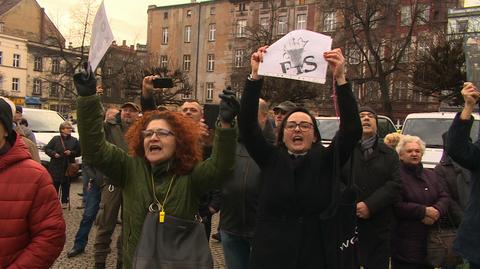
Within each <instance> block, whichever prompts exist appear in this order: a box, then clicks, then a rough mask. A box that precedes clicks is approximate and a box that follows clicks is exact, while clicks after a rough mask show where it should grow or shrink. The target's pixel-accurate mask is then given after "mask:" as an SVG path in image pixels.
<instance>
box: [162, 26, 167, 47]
mask: <svg viewBox="0 0 480 269" xmlns="http://www.w3.org/2000/svg"><path fill="white" fill-rule="evenodd" d="M162 44H168V27H164V28H163V29H162Z"/></svg>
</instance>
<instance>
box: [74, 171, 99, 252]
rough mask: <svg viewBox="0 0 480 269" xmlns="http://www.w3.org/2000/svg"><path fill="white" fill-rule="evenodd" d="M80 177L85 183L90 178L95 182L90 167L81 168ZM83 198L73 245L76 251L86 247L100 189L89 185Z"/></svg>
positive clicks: (97, 205)
mask: <svg viewBox="0 0 480 269" xmlns="http://www.w3.org/2000/svg"><path fill="white" fill-rule="evenodd" d="M82 177H83V178H84V180H85V179H86V180H87V182H88V181H89V180H90V179H92V178H93V179H94V180H95V173H94V172H93V171H92V169H91V168H90V167H88V166H86V165H84V166H83V168H82ZM83 198H84V199H85V209H84V211H83V216H82V220H81V221H80V226H79V227H78V231H77V234H76V235H75V243H74V245H73V246H74V248H76V249H85V247H86V246H87V242H88V234H89V233H90V230H91V229H92V225H93V222H94V221H95V217H96V216H97V212H98V209H99V206H100V199H101V191H100V187H99V186H98V185H97V184H91V186H90V188H87V190H86V191H85V192H84V193H83Z"/></svg>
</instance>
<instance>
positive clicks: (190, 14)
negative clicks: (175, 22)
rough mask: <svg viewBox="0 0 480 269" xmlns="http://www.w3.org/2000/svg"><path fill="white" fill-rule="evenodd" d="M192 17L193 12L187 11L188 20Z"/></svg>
mask: <svg viewBox="0 0 480 269" xmlns="http://www.w3.org/2000/svg"><path fill="white" fill-rule="evenodd" d="M190 17H192V11H191V10H187V18H190Z"/></svg>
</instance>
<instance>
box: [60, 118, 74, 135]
mask: <svg viewBox="0 0 480 269" xmlns="http://www.w3.org/2000/svg"><path fill="white" fill-rule="evenodd" d="M67 127H70V128H72V124H71V123H70V122H69V121H64V122H62V123H60V126H59V127H58V131H59V132H60V133H61V132H62V130H63V129H65V128H67Z"/></svg>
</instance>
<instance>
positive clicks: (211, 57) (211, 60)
mask: <svg viewBox="0 0 480 269" xmlns="http://www.w3.org/2000/svg"><path fill="white" fill-rule="evenodd" d="M214 69H215V54H208V55H207V71H209V72H212V71H213V70H214Z"/></svg>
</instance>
